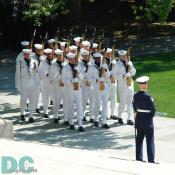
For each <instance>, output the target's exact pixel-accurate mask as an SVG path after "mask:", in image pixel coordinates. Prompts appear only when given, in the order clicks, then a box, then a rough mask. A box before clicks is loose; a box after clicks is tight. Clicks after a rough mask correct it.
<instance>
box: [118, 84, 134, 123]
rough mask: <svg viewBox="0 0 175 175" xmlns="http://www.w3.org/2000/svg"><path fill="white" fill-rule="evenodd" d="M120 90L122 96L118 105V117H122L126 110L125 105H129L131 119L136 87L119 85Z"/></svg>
mask: <svg viewBox="0 0 175 175" xmlns="http://www.w3.org/2000/svg"><path fill="white" fill-rule="evenodd" d="M118 91H119V98H120V103H119V106H118V117H119V118H121V117H122V114H123V112H124V110H125V105H127V114H128V120H130V119H131V117H132V114H133V106H132V100H133V96H134V89H133V87H119V88H118Z"/></svg>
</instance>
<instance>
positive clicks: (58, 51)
mask: <svg viewBox="0 0 175 175" xmlns="http://www.w3.org/2000/svg"><path fill="white" fill-rule="evenodd" d="M55 54H56V55H63V51H62V50H60V49H56V50H55Z"/></svg>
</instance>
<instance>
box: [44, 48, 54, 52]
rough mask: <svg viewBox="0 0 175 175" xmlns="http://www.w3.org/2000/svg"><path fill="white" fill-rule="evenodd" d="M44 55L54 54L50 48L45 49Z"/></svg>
mask: <svg viewBox="0 0 175 175" xmlns="http://www.w3.org/2000/svg"><path fill="white" fill-rule="evenodd" d="M44 53H52V49H50V48H47V49H44Z"/></svg>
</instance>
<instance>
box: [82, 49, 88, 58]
mask: <svg viewBox="0 0 175 175" xmlns="http://www.w3.org/2000/svg"><path fill="white" fill-rule="evenodd" d="M81 55H82V56H85V55H89V51H87V50H85V49H82V50H81Z"/></svg>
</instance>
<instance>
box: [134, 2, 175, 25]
mask: <svg viewBox="0 0 175 175" xmlns="http://www.w3.org/2000/svg"><path fill="white" fill-rule="evenodd" d="M174 7H175V0H144V2H143V1H142V3H139V5H138V4H137V5H133V6H132V8H133V13H134V14H135V16H136V19H143V18H144V19H148V20H150V21H153V20H155V19H156V20H157V19H158V20H159V21H160V22H165V21H166V20H167V18H168V16H169V14H170V12H171V10H172V8H174Z"/></svg>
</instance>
